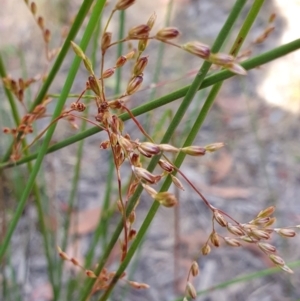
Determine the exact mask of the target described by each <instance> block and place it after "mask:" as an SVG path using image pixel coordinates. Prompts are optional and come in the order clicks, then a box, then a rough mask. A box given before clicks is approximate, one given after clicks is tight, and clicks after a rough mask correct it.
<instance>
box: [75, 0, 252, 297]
mask: <svg viewBox="0 0 300 301" xmlns="http://www.w3.org/2000/svg"><path fill="white" fill-rule="evenodd" d="M245 3H246V0H237V1H236V4H235V5H234V7H233V9H232V11H231V13H230V15H229V17H228V19H227V21H226V22H225V24H224V26H223V28H222V29H221V31H220V33H219V35H218V37H217V39H216V41H215V43H214V45H213V47H212V51H214V52H218V50H219V49H220V47H221V46H222V44H223V42H224V40H225V38H226V36H227V33H228V32H229V31H230V28H231V27H232V26H233V24H234V22H235V21H236V19H237V17H238V16H239V14H240V12H241V10H242V8H243V6H244V5H245ZM210 66H211V63H209V62H204V63H203V65H202V67H201V68H200V70H199V72H198V73H197V75H196V77H195V79H194V81H193V83H192V84H191V86H190V88H189V90H188V91H187V93H186V95H185V97H184V99H183V101H182V102H181V105H180V107H179V109H178V110H177V112H176V114H175V116H174V118H173V120H172V122H171V124H170V126H169V127H168V129H167V131H166V133H165V135H164V137H163V139H162V141H161V143H168V141H169V140H170V139H171V137H172V135H173V134H174V132H175V129H176V127H177V126H178V125H179V123H180V121H181V119H182V118H183V116H184V114H185V112H186V110H187V108H188V107H189V105H190V103H191V101H192V99H193V97H194V96H195V94H196V93H197V91H198V89H199V87H200V85H201V83H202V82H203V80H204V78H205V76H206V74H207V72H208V71H209V68H210ZM158 160H159V156H157V157H154V158H153V159H152V160H151V162H150V164H149V166H148V170H149V171H151V170H153V169H154V167H155V166H156V164H157V162H158ZM165 182H166V181H165ZM169 182H171V181H169ZM141 192H142V188H141V186H139V187H138V189H137V190H136V192H135V193H134V195H133V197H132V198H131V200H130V201H129V203H128V207H127V210H126V215H127V216H128V215H129V214H130V212H131V211H132V209H133V207H134V206H135V204H136V202H137V200H138V197H139V195H140V194H141ZM158 207H159V203H158V202H154V203H153V205H152V207H151V209H150V211H149V213H148V215H147V218H146V219H145V220H144V223H143V225H144V227H143V226H142V227H141V228H140V230H139V232H138V234H137V237H136V238H135V240H134V241H133V243H132V245H131V247H130V248H129V250H128V253H127V255H126V257H125V259H124V261H123V262H122V263H121V265H120V267H119V269H118V271H117V272H116V275H115V276H114V278H113V279H112V282H111V284H110V285H109V287H108V289H107V290H106V291H105V293H104V294H103V296H102V297H101V298H100V300H101V301H103V300H106V299H107V298H108V296H109V294H110V293H111V290H112V289H113V287H114V285H115V284H116V282H117V281H118V279H119V277H120V276H121V274H122V272H123V271H124V270H125V268H126V267H127V265H128V264H129V262H130V260H131V258H132V256H133V254H134V253H135V251H136V249H137V247H138V245H139V244H140V242H141V240H142V239H143V237H144V235H145V233H146V230H147V229H148V227H149V225H150V223H151V221H152V219H153V217H154V215H155V213H156V211H157V209H158ZM148 216H149V217H148ZM122 227H123V222H122V221H120V222H119V224H118V226H117V228H116V230H115V232H114V234H113V235H112V238H111V241H110V243H109V244H108V247H107V248H106V250H105V252H104V254H103V256H102V258H101V260H100V262H99V264H98V267H97V269H96V274H99V272H100V271H101V270H102V269H103V267H104V265H105V263H106V261H107V258H108V256H109V254H110V253H111V250H112V248H113V247H114V245H115V243H116V242H117V240H118V237H119V235H120V233H121V231H122ZM94 282H95V280H91V281H89V282H88V284H87V285H86V289H85V290H84V292H83V294H82V296H81V298H80V300H82V301H84V300H85V299H86V297H87V296H88V294H89V292H90V290H91V288H92V286H93V284H94Z"/></svg>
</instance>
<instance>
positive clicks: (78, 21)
mask: <svg viewBox="0 0 300 301" xmlns="http://www.w3.org/2000/svg"><path fill="white" fill-rule="evenodd" d="M93 2H94V1H93V0H85V1H84V3H83V4H82V5H81V7H80V9H79V11H78V14H77V16H76V18H75V20H74V22H73V25H72V27H71V29H70V31H69V34H68V36H67V37H66V40H65V42H64V44H63V46H62V48H61V50H60V51H59V54H58V56H57V58H56V60H55V62H54V64H53V67H52V68H51V70H50V72H49V74H48V75H47V78H46V81H45V82H44V84H43V86H42V87H41V90H40V91H39V93H38V95H37V97H36V99H35V101H34V102H33V103H32V105H31V107H30V110H29V111H30V112H31V111H32V110H33V109H34V108H35V107H36V106H37V105H38V104H40V103H41V102H42V101H43V99H44V98H45V96H46V93H47V91H48V89H49V87H50V85H51V84H52V82H53V80H54V78H55V77H56V74H57V72H58V70H59V68H60V66H61V65H62V63H63V61H64V59H65V57H66V55H67V53H68V50H69V48H70V45H71V43H70V42H71V41H72V40H74V39H75V37H76V35H77V32H78V31H79V29H80V28H81V25H82V23H83V21H84V19H85V17H86V15H87V13H88V12H89V10H90V8H91V5H92V4H93ZM1 76H2V75H1ZM11 149H12V146H11V147H10V148H9V149H8V150H7V152H6V154H5V155H4V157H3V158H2V160H1V161H2V162H6V161H8V160H9V157H10V154H11Z"/></svg>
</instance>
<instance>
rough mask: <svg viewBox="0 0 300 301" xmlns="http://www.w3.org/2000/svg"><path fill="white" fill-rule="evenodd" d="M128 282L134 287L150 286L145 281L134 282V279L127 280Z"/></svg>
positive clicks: (144, 287) (143, 287)
mask: <svg viewBox="0 0 300 301" xmlns="http://www.w3.org/2000/svg"><path fill="white" fill-rule="evenodd" d="M128 283H129V284H130V285H131V286H132V287H133V288H136V289H147V288H149V287H150V286H149V285H148V284H146V283H140V282H136V281H128Z"/></svg>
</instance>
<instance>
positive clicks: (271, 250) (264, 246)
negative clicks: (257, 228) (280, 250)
mask: <svg viewBox="0 0 300 301" xmlns="http://www.w3.org/2000/svg"><path fill="white" fill-rule="evenodd" d="M257 245H258V247H259V248H260V249H261V250H262V251H264V252H265V253H276V248H275V247H274V246H273V245H271V244H268V243H266V242H259V243H258V244H257Z"/></svg>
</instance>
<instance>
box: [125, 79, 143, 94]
mask: <svg viewBox="0 0 300 301" xmlns="http://www.w3.org/2000/svg"><path fill="white" fill-rule="evenodd" d="M142 83H143V77H142V76H140V75H139V76H135V77H133V78H132V80H131V81H130V82H129V83H128V86H127V90H126V93H127V95H132V94H133V93H135V92H136V91H137V90H138V89H139V88H140V86H141V84H142Z"/></svg>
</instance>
